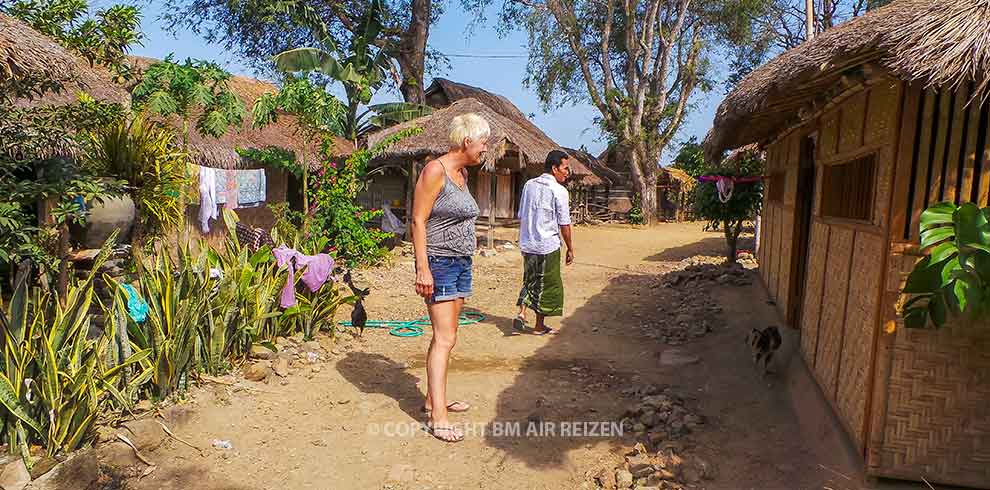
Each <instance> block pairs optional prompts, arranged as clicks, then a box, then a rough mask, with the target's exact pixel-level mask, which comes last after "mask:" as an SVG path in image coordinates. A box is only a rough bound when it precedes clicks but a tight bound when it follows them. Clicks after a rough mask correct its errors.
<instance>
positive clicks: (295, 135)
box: [130, 56, 354, 235]
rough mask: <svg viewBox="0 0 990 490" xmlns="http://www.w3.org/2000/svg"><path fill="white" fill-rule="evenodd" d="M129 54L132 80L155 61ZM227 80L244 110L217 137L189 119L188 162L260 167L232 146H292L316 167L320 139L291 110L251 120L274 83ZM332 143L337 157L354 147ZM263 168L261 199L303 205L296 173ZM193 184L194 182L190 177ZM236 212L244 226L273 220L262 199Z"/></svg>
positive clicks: (195, 209)
mask: <svg viewBox="0 0 990 490" xmlns="http://www.w3.org/2000/svg"><path fill="white" fill-rule="evenodd" d="M130 59H131V61H132V64H133V67H134V69H135V72H136V73H137V76H136V80H135V81H134V82H132V83H133V84H135V85H136V84H137V83H138V81H139V80H140V77H141V74H142V73H143V72H144V71H145V70H147V68H148V67H149V66H151V64H153V63H155V62H157V61H158V60H155V59H151V58H142V57H136V56H132V57H130ZM229 84H230V85H229V87H230V90H231V91H232V92H234V93H235V94H236V95H237V96H238V98H239V99H240V100H241V102H243V103H244V106H245V108H246V109H247V111H248V113H247V114H245V117H244V121H243V123H242V125H241V127H240V128H231V129H229V130H228V131H227V133H226V134H224V135H223V136H221V137H220V138H213V137H211V136H206V135H203V134H201V133H199V132H198V131H197V130H196V128H195V125H190V126H191V127H190V133H189V154H190V155H189V156H190V160H191V161H192V163H194V164H196V165H199V166H202V167H208V168H213V169H220V170H251V169H259V168H263V167H262V166H261V165H260V164H258V162H255V161H252V160H250V159H247V158H242V157H241V155H240V154H239V153H238V151H237V150H239V149H263V148H266V147H279V148H282V149H285V150H289V151H291V152H293V153H294V154H295V156H296V159H297V161H301V162H305V164H306V165H307V166H308V168H309V170H310V171H311V172H315V171H317V170H319V168H320V167H321V165H322V162H321V160H320V158H319V145H318V143H317V142H315V141H306V140H305V138H304V137H303V134H302V133H301V132H300V131H299V126H298V124H297V120H296V117H295V116H292V115H289V114H280V115H279V117H278V122H277V123H275V124H272V125H269V126H265V127H264V128H260V129H258V128H254V127H253V126H252V121H251V115H250V110H251V108H252V107H253V106H254V102H255V101H256V100H257V99H258V98H260V97H261V96H262V95H264V94H266V93H274V92H276V91H277V90H278V87H276V86H275V85H273V84H271V83H268V82H265V81H262V80H256V79H253V78H248V77H243V76H233V77H231V79H230V82H229ZM168 122H169V123H170V124H171V125H172V126H174V127H175V128H176V129H177V131H178V132H179V134H181V131H182V123H181V121H179V120H177V119H171V120H169V121H168ZM334 144H335V148H334V151H335V152H336V153H337V155H338V156H339V157H343V156H345V155H347V154H349V153H351V152H352V151H353V150H354V147H353V145H352V144H351V143H350V142H349V141H347V140H345V139H343V138H335V139H334ZM264 171H265V181H266V187H267V188H266V199H265V202H266V204H272V203H282V202H288V203H289V204H290V206H291V207H292V208H293V209H296V210H302V184H301V181H300V179H297V178H296V177H295V176H293V175H292V174H290V173H289V172H287V171H285V170H283V169H279V168H264ZM194 185H197V184H195V183H194ZM235 212H236V213H237V215H238V217H239V218H240V220H241V221H242V222H243V223H245V224H247V225H249V226H252V227H256V228H264V229H270V228H271V227H272V225H274V215H273V214H272V212H271V210H270V209H269V208H268V206H267V205H264V206H258V207H249V208H238V209H236V210H235ZM198 214H199V203H190V206H189V207H188V209H187V215H188V218H189V219H190V221H192V222H193V223H195V222H196V216H198ZM223 232H224V231H223V226H211V230H210V235H214V234H216V233H221V234H222V233H223Z"/></svg>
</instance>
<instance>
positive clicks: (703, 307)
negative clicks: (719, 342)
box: [644, 289, 722, 345]
mask: <svg viewBox="0 0 990 490" xmlns="http://www.w3.org/2000/svg"><path fill="white" fill-rule="evenodd" d="M663 304H666V305H673V306H672V307H665V306H663V305H660V306H658V307H657V313H656V316H654V317H653V318H652V319H651V320H650V321H649V322H647V323H646V324H645V325H644V327H645V328H646V330H647V332H646V335H647V336H649V337H652V338H655V339H659V340H662V341H663V342H664V343H666V344H668V345H682V344H686V343H687V342H690V341H691V340H694V339H699V338H701V337H704V336H705V335H707V334H708V333H710V332H711V331H712V329H713V326H714V325H717V324H719V323H720V322H719V318H718V316H719V314H720V313H721V312H722V307H721V306H718V305H716V304H715V303H714V302H713V301H712V299H711V297H710V296H709V295H708V294H706V293H705V292H704V291H688V290H681V289H670V290H668V291H667V297H666V298H665V300H664V301H663Z"/></svg>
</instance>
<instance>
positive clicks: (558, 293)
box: [516, 248, 564, 316]
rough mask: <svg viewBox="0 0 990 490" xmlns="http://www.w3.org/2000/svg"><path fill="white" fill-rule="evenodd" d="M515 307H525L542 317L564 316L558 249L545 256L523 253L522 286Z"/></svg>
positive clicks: (562, 285) (562, 282) (562, 286)
mask: <svg viewBox="0 0 990 490" xmlns="http://www.w3.org/2000/svg"><path fill="white" fill-rule="evenodd" d="M516 305H517V306H522V305H526V306H527V307H529V308H530V309H531V310H533V311H535V312H536V313H537V314H539V315H543V316H561V315H563V314H564V281H563V280H561V278H560V249H559V248H558V249H557V250H555V251H553V252H551V253H549V254H547V255H535V254H528V253H523V286H522V290H520V291H519V301H518V303H516Z"/></svg>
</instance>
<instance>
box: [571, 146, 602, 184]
mask: <svg viewBox="0 0 990 490" xmlns="http://www.w3.org/2000/svg"><path fill="white" fill-rule="evenodd" d="M563 150H564V151H566V152H567V154H568V155H570V156H572V157H573V158H572V159H571V179H570V180H571V182H572V183H573V184H574V185H575V186H577V187H596V186H600V185H604V184H605V181H604V180H602V178H601V177H599V176H598V175H596V174H595V172H593V171H592V170H591V168H592V167H593V166H596V165H600V163H598V162H597V159H596V158H595V157H594V156H592V155H590V154H588V152H585V151H581V150H575V149H573V148H563Z"/></svg>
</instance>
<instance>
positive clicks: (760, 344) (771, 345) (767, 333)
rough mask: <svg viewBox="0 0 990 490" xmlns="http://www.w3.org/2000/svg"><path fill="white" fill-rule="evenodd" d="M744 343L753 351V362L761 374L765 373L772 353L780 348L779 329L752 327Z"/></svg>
mask: <svg viewBox="0 0 990 490" xmlns="http://www.w3.org/2000/svg"><path fill="white" fill-rule="evenodd" d="M746 343H748V344H749V347H750V349H751V350H752V351H753V362H755V363H756V366H757V367H758V368H759V369H760V371H761V372H762V373H763V375H766V374H767V372H768V371H769V367H770V361H771V360H773V355H774V353H775V352H777V349H779V348H780V343H781V337H780V330H778V329H777V327H773V326H771V327H767V328H765V329H763V330H760V329H758V328H754V329H753V330H752V331H751V332H749V335H747V336H746Z"/></svg>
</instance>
